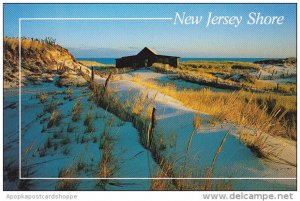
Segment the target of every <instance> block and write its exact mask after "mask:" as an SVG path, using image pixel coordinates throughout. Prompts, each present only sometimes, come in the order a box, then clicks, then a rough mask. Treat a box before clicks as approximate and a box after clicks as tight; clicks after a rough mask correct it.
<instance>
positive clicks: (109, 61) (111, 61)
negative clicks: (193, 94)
mask: <svg viewBox="0 0 300 201" xmlns="http://www.w3.org/2000/svg"><path fill="white" fill-rule="evenodd" d="M115 59H116V58H76V60H78V61H94V62H98V63H101V64H107V65H109V64H110V65H115V62H116V61H115ZM275 59H284V58H200V57H199V58H197V57H191V58H180V59H179V61H180V62H186V61H240V62H256V61H261V60H275Z"/></svg>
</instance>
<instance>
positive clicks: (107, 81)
mask: <svg viewBox="0 0 300 201" xmlns="http://www.w3.org/2000/svg"><path fill="white" fill-rule="evenodd" d="M111 74H112V73H111V72H110V73H109V76H108V77H107V79H106V81H105V85H104V92H106V90H107V86H108V83H109V80H110V78H111Z"/></svg>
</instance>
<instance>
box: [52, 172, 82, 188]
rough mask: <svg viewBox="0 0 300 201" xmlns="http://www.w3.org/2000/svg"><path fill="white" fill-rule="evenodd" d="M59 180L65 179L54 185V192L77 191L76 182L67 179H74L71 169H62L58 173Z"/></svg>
mask: <svg viewBox="0 0 300 201" xmlns="http://www.w3.org/2000/svg"><path fill="white" fill-rule="evenodd" d="M58 177H59V178H65V179H60V180H58V182H57V183H56V186H55V190H58V191H75V190H77V187H78V184H79V182H78V180H75V179H69V178H74V177H76V171H75V170H74V169H73V168H71V167H68V168H63V169H61V170H60V171H59V173H58Z"/></svg>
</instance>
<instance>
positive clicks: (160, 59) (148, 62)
mask: <svg viewBox="0 0 300 201" xmlns="http://www.w3.org/2000/svg"><path fill="white" fill-rule="evenodd" d="M178 60H179V57H174V56H166V55H159V54H157V53H156V52H154V51H153V50H151V49H149V48H147V47H145V48H144V49H143V50H142V51H140V52H139V53H138V54H137V55H133V56H127V57H122V58H119V59H116V67H117V68H123V67H133V68H140V67H149V66H152V64H153V63H162V64H169V65H170V66H173V67H177V66H178Z"/></svg>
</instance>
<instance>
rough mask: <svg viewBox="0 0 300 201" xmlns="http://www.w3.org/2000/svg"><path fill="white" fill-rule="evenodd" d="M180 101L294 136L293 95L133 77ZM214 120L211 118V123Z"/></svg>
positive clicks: (241, 122) (244, 123) (219, 116)
mask: <svg viewBox="0 0 300 201" xmlns="http://www.w3.org/2000/svg"><path fill="white" fill-rule="evenodd" d="M135 81H136V82H138V83H139V84H142V85H144V86H146V87H147V88H150V89H155V90H157V91H159V92H161V93H163V94H166V95H169V96H171V97H173V98H176V99H177V100H179V101H181V102H182V103H183V104H184V105H185V106H187V107H190V108H193V109H195V110H197V111H201V112H205V113H209V114H210V115H212V116H213V117H214V118H215V119H219V120H221V121H231V122H234V123H236V124H238V125H242V126H246V127H251V128H256V129H258V130H260V131H263V132H267V133H269V134H272V135H280V136H284V137H289V138H292V139H296V97H295V96H284V95H279V94H263V93H252V92H247V91H243V90H241V91H236V92H232V93H227V92H212V91H211V90H208V89H203V90H198V91H195V90H181V91H179V90H177V89H176V87H175V86H174V85H161V84H158V83H156V82H151V81H149V80H147V81H142V80H135ZM214 122H215V120H214V121H213V119H212V120H211V123H213V124H215V123H214Z"/></svg>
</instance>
